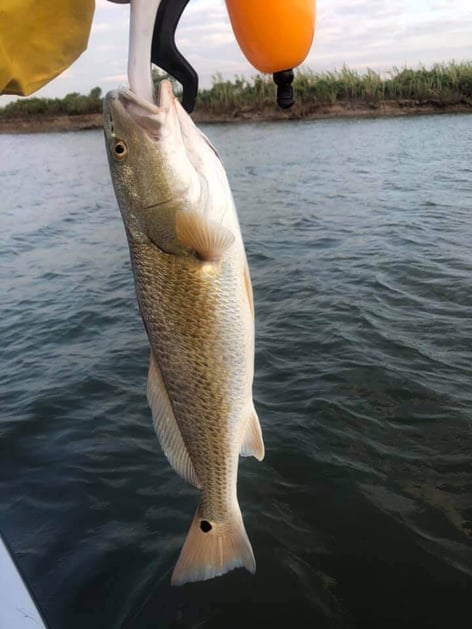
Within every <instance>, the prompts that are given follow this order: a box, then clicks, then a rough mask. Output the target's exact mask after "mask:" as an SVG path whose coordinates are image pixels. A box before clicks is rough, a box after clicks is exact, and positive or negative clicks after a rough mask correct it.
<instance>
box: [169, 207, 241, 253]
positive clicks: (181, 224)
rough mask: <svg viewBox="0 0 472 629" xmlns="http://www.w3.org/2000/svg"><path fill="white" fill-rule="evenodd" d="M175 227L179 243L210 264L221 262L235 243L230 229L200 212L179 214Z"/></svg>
mask: <svg viewBox="0 0 472 629" xmlns="http://www.w3.org/2000/svg"><path fill="white" fill-rule="evenodd" d="M175 226H176V234H177V239H178V240H179V242H180V243H181V244H183V245H185V246H186V247H189V248H190V249H193V250H194V251H196V252H197V255H198V256H199V258H201V259H202V260H205V261H208V262H217V261H218V260H221V258H222V256H223V254H224V252H225V251H226V250H227V249H229V247H230V246H231V245H232V244H233V242H234V234H233V233H232V232H231V231H230V230H229V229H226V227H223V226H222V225H218V223H216V222H215V221H211V220H209V219H207V218H205V216H203V215H202V214H200V213H198V212H187V211H182V212H177V214H176V217H175Z"/></svg>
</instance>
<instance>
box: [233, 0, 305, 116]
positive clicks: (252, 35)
mask: <svg viewBox="0 0 472 629" xmlns="http://www.w3.org/2000/svg"><path fill="white" fill-rule="evenodd" d="M226 6H227V8H228V13H229V17H230V20H231V25H232V27H233V30H234V34H235V36H236V39H237V41H238V44H239V46H240V48H241V50H242V51H243V53H244V55H245V56H246V58H247V59H248V61H249V62H250V63H251V64H252V65H253V66H254V67H255V68H256V69H257V70H259V71H260V72H266V73H272V74H274V80H275V82H276V83H277V85H278V86H279V92H280V91H281V87H283V85H286V84H288V86H289V89H290V90H291V85H290V83H291V80H293V72H292V69H293V68H295V67H296V66H298V65H300V64H301V63H302V62H303V60H304V59H305V57H306V56H307V54H308V52H309V50H310V47H311V44H312V42H313V36H314V33H315V24H316V0H226ZM290 79H291V80H290ZM282 91H283V90H282ZM282 96H283V94H282ZM287 96H288V94H287ZM288 100H290V99H288ZM288 100H286V102H285V104H284V103H283V102H280V98H279V94H278V101H279V105H281V106H282V107H290V106H291V104H293V92H292V99H291V102H290V103H288Z"/></svg>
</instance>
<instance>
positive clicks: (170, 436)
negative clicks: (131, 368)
mask: <svg viewBox="0 0 472 629" xmlns="http://www.w3.org/2000/svg"><path fill="white" fill-rule="evenodd" d="M147 398H148V402H149V406H150V407H151V410H152V419H153V422H154V428H155V430H156V433H157V436H158V438H159V442H160V444H161V447H162V449H163V451H164V454H165V455H166V457H167V458H168V460H169V463H170V464H171V465H172V467H173V468H174V469H175V471H176V472H177V474H179V475H180V476H182V478H183V479H184V480H186V481H187V482H188V483H190V484H191V485H193V486H194V487H199V488H200V481H199V480H198V476H197V473H196V472H195V468H194V467H193V463H192V461H191V460H190V456H189V454H188V451H187V448H186V447H185V443H184V440H183V439H182V434H181V432H180V429H179V426H178V424H177V420H176V419H175V415H174V411H173V409H172V405H171V403H170V400H169V395H168V394H167V389H166V386H165V384H164V380H163V379H162V374H161V372H160V369H159V367H158V364H157V361H156V359H155V357H154V354H153V353H152V352H151V359H150V361H149V374H148V382H147Z"/></svg>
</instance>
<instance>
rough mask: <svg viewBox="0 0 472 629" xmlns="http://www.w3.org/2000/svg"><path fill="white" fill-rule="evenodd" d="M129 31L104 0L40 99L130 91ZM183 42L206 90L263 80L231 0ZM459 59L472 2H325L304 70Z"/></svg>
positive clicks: (121, 12) (220, 3) (205, 3)
mask: <svg viewBox="0 0 472 629" xmlns="http://www.w3.org/2000/svg"><path fill="white" fill-rule="evenodd" d="M254 1H256V0H254ZM267 1H269V0H267ZM290 1H291V0H287V2H290ZM128 28H129V5H126V4H125V5H123V4H115V3H112V2H108V1H107V0H96V9H95V15H94V19H93V26H92V31H91V34H90V39H89V45H88V48H87V50H86V51H85V52H84V53H83V54H82V55H81V56H80V57H79V59H78V60H77V61H76V62H75V63H74V64H73V65H72V66H70V68H68V69H67V70H66V71H65V72H63V73H62V74H61V75H60V76H59V77H57V78H56V79H54V80H53V81H51V82H50V83H49V84H48V85H47V86H45V87H44V88H42V89H41V90H39V91H38V92H36V93H35V94H34V95H35V96H47V97H62V96H65V95H66V94H67V93H69V92H80V93H83V94H88V93H89V92H90V90H91V89H92V88H93V87H95V86H99V87H101V88H102V90H103V92H104V93H105V92H107V91H108V90H110V89H114V88H115V87H117V86H118V85H123V84H126V83H127V75H126V69H127V55H128ZM176 41H177V45H178V47H179V49H180V50H181V52H182V53H183V55H184V56H185V57H186V58H187V59H188V61H189V62H190V63H191V64H192V65H193V66H194V68H195V69H196V71H197V72H198V74H199V77H200V86H201V87H209V86H211V83H212V77H213V76H214V75H215V74H217V73H220V74H221V75H223V77H224V78H225V79H233V78H234V77H235V75H244V76H247V77H250V76H254V75H255V74H257V71H256V70H255V69H254V68H253V67H252V66H251V65H250V64H249V63H248V61H246V59H245V57H244V56H243V54H242V52H241V51H240V49H239V47H238V45H237V43H236V40H235V37H234V34H233V31H232V29H231V25H230V22H229V18H228V14H227V11H226V6H225V2H224V0H190V2H189V4H188V6H187V8H186V10H185V12H184V15H183V16H182V19H181V21H180V23H179V26H178V29H177V36H176ZM453 59H454V60H456V61H465V60H472V0H318V2H317V24H316V32H315V38H314V41H313V45H312V47H311V49H310V52H309V54H308V56H307V58H306V61H305V62H304V64H303V67H306V68H310V69H312V70H314V71H316V72H317V71H323V70H333V69H335V68H341V67H342V66H343V64H346V65H347V66H349V67H350V68H354V69H358V70H365V69H367V68H372V69H374V70H376V71H378V72H383V71H388V70H390V69H392V68H393V67H394V66H396V67H403V66H405V65H406V66H409V67H418V66H419V65H420V64H423V65H425V66H427V67H429V66H431V65H432V64H434V63H436V62H447V61H450V60H453ZM11 100H16V97H13V98H12V97H7V96H1V97H0V106H1V105H4V104H6V103H7V102H9V101H11Z"/></svg>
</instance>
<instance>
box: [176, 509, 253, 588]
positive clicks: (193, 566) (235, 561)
mask: <svg viewBox="0 0 472 629" xmlns="http://www.w3.org/2000/svg"><path fill="white" fill-rule="evenodd" d="M239 567H244V568H246V569H247V570H249V572H251V573H252V574H254V572H255V571H256V561H255V559H254V554H253V552H252V548H251V543H250V541H249V538H248V536H247V533H246V530H245V528H244V523H243V519H242V516H241V511H240V509H239V506H238V505H236V508H235V509H234V511H233V513H232V514H231V517H230V519H228V520H227V521H226V522H224V523H216V522H210V521H209V520H205V519H202V516H201V514H200V509H197V512H196V514H195V517H194V518H193V522H192V525H191V526H190V531H189V532H188V535H187V539H186V540H185V543H184V545H183V548H182V550H181V552H180V557H179V559H178V561H177V564H176V566H175V568H174V572H173V573H172V579H171V583H172V585H183V584H184V583H187V582H189V581H205V580H206V579H212V578H213V577H218V576H220V575H222V574H225V573H226V572H229V571H230V570H233V569H234V568H239Z"/></svg>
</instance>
